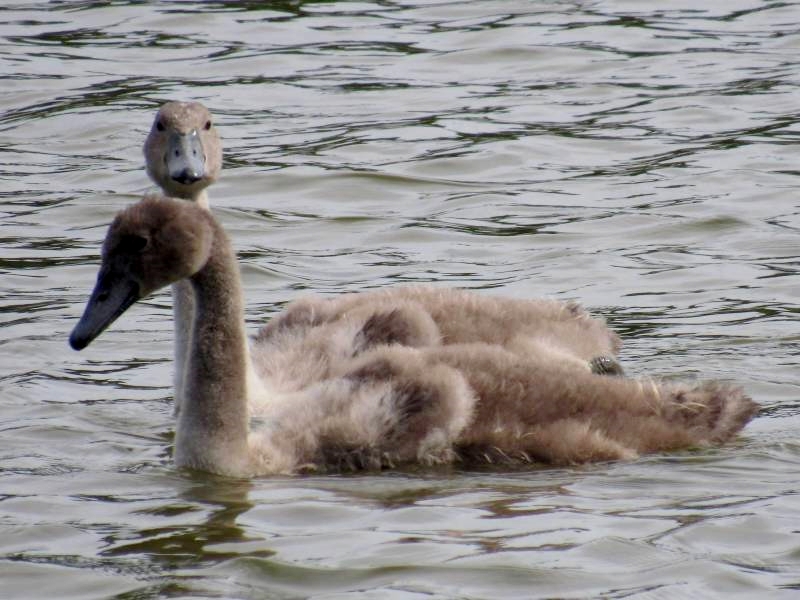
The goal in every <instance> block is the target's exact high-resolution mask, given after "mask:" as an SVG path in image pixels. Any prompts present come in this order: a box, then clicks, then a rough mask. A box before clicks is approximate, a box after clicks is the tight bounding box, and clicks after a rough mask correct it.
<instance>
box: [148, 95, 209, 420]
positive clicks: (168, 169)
mask: <svg viewBox="0 0 800 600" xmlns="http://www.w3.org/2000/svg"><path fill="white" fill-rule="evenodd" d="M143 151H144V157H145V170H146V171H147V174H148V175H149V177H150V179H152V180H153V183H155V184H156V185H157V186H158V187H160V188H161V190H162V191H163V192H164V194H166V195H167V196H172V197H174V198H183V199H185V200H189V201H192V202H195V203H197V205H198V206H200V207H202V208H204V209H206V210H208V195H207V192H206V188H208V186H210V185H211V184H212V183H214V182H215V181H216V180H217V178H218V177H219V173H220V171H221V170H222V142H221V141H220V138H219V134H218V133H217V129H216V127H215V126H214V119H213V117H212V115H211V112H210V111H209V110H208V109H207V108H206V107H205V106H203V105H202V104H200V103H199V102H177V101H172V102H167V103H166V104H163V105H162V106H161V107H160V108H159V109H158V112H157V113H156V116H155V119H153V125H152V127H151V128H150V133H149V134H148V135H147V139H146V140H145V142H144V147H143ZM172 298H173V315H174V327H175V354H174V356H175V374H174V387H175V412H176V413H177V412H179V411H180V406H181V399H182V398H183V386H184V372H185V370H186V357H187V356H188V353H189V346H190V344H191V340H190V339H189V336H190V333H191V327H192V319H193V315H194V296H193V294H192V288H191V285H189V282H187V281H178V282H176V283H174V284H173V285H172Z"/></svg>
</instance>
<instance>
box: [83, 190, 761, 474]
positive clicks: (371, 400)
mask: <svg viewBox="0 0 800 600" xmlns="http://www.w3.org/2000/svg"><path fill="white" fill-rule="evenodd" d="M183 280H186V281H188V282H189V285H191V288H192V290H193V292H194V295H195V303H196V304H195V306H196V312H195V314H194V321H193V324H192V334H191V343H192V345H191V351H190V353H189V356H188V360H187V370H186V389H185V395H184V398H183V406H182V408H181V411H180V413H179V414H178V416H177V424H176V432H175V451H174V460H175V463H176V464H177V465H178V466H181V467H187V468H192V469H199V470H203V471H209V472H213V473H219V474H224V475H232V476H253V475H264V474H273V473H292V472H297V471H302V470H318V471H326V470H327V471H338V470H351V469H361V468H382V467H393V466H401V465H404V464H424V465H430V464H442V463H445V464H446V463H455V464H460V465H464V466H470V465H476V464H486V463H502V464H515V463H527V462H541V463H546V464H552V465H570V464H577V463H585V462H590V461H606V460H616V459H630V458H634V457H636V456H638V455H639V454H642V453H650V452H664V451H671V450H677V449H682V448H689V447H696V446H708V445H715V444H721V443H724V442H726V441H728V440H730V439H731V438H732V437H733V436H734V435H735V434H736V433H737V432H738V431H739V430H740V429H741V428H742V427H744V425H745V424H746V423H747V422H748V421H749V420H750V419H751V418H752V417H753V416H754V415H755V413H756V410H757V405H756V404H755V403H754V402H753V401H752V400H750V399H749V398H748V397H747V396H746V395H745V394H744V393H743V391H742V390H741V389H740V388H738V387H733V386H730V385H726V384H722V383H715V382H712V383H700V384H680V383H663V382H657V381H650V380H634V379H628V378H625V377H618V376H608V375H601V374H597V373H594V372H593V370H592V369H591V368H590V367H589V366H588V365H587V361H586V360H584V359H585V358H586V357H585V356H583V355H582V354H581V353H583V352H588V353H590V354H591V353H592V352H593V351H594V350H595V349H596V347H599V348H601V349H602V350H603V351H605V349H606V347H607V346H609V344H610V345H611V346H614V345H615V344H616V343H617V342H616V338H615V337H614V336H612V335H610V334H609V333H608V331H607V329H606V328H605V326H604V325H603V324H602V322H600V321H597V320H593V319H591V318H590V317H588V316H587V315H585V314H584V313H582V312H581V311H578V310H576V309H575V307H572V306H570V305H559V303H544V304H542V303H539V302H537V301H530V302H526V301H521V300H510V299H501V298H497V299H495V298H486V297H483V296H479V295H477V294H474V293H470V292H466V291H455V290H440V289H438V288H437V289H432V288H414V287H411V288H390V289H387V290H383V291H378V292H371V293H368V294H363V295H362V294H356V295H354V294H344V295H342V296H340V297H337V298H333V299H330V300H320V299H316V300H315V299H307V300H303V301H300V302H299V303H298V304H296V305H294V306H292V307H290V308H289V309H288V310H287V311H286V312H285V313H284V314H282V315H281V316H278V317H276V318H274V319H273V320H272V321H271V322H270V324H269V325H267V327H266V328H265V329H264V330H262V331H261V332H260V333H259V334H258V335H257V336H256V338H255V340H254V343H253V349H252V360H253V366H254V367H255V369H256V371H257V375H258V376H259V378H260V379H261V381H262V383H263V386H264V388H265V389H266V390H268V392H269V399H268V400H267V401H264V402H253V401H252V399H250V400H249V399H248V385H247V370H248V365H247V362H248V354H247V339H246V335H245V327H244V302H243V298H242V286H241V281H240V275H239V268H238V265H237V261H236V256H235V253H234V251H233V249H232V247H231V245H230V242H229V241H228V238H227V236H226V234H225V231H224V230H223V228H222V227H221V225H220V224H219V223H218V222H217V221H216V220H215V219H214V217H213V216H212V215H211V214H210V213H209V212H208V211H206V210H203V209H202V208H200V207H199V206H197V205H196V204H194V203H189V202H182V201H178V200H172V199H168V198H163V197H154V196H150V197H145V198H144V199H143V200H141V201H140V202H139V203H137V204H135V205H133V206H130V207H128V208H127V209H125V210H123V211H122V212H120V213H119V214H118V215H117V216H116V218H115V219H114V221H113V222H112V224H111V226H110V228H109V231H108V234H107V236H106V240H105V242H104V245H103V250H102V264H101V267H100V271H99V274H98V277H97V283H96V285H95V288H94V291H93V292H92V294H91V296H90V298H89V301H88V303H87V306H86V309H85V311H84V313H83V316H82V317H81V319H80V321H79V322H78V324H77V325H76V326H75V328H74V330H73V332H72V334H71V336H70V344H71V345H72V347H73V348H75V349H77V350H80V349H83V348H85V347H86V346H87V345H88V344H89V343H90V342H91V341H92V340H94V339H95V338H96V337H97V336H98V335H100V333H102V331H103V330H104V329H105V328H106V327H108V326H109V325H110V324H111V323H112V322H113V321H114V320H116V319H117V318H118V317H119V316H120V315H121V314H122V313H123V312H124V311H125V310H126V309H127V308H129V307H130V306H131V305H132V304H133V303H135V302H136V301H137V300H139V299H141V298H144V297H146V296H147V295H149V294H151V293H153V292H155V291H156V290H158V289H160V288H162V287H164V286H167V285H170V284H173V283H175V282H176V281H183ZM395 290H397V291H395ZM506 311H508V312H506ZM526 311H527V313H528V316H530V317H532V318H533V319H534V320H536V319H538V320H539V321H540V323H539V325H537V326H534V327H529V326H528V324H527V323H525V322H523V321H520V322H517V323H516V325H517V327H516V334H515V336H516V337H517V338H518V339H516V340H515V341H513V343H506V342H509V340H507V339H505V338H506V337H508V336H509V335H510V332H511V331H513V329H508V328H507V327H505V325H504V324H507V322H508V319H507V317H508V315H511V314H514V315H516V316H515V317H514V318H517V317H518V316H519V315H524V314H525V313H526ZM462 319H467V321H466V322H460V321H461V320H462ZM512 320H513V319H512ZM550 322H551V323H550ZM559 322H562V323H565V324H569V325H568V326H567V327H564V328H562V327H561V326H559V325H558V323H559ZM542 323H550V325H552V326H551V327H549V326H548V327H545V328H544V333H543V334H542V335H541V336H540V334H541V333H542V329H541V327H540V326H541V325H542ZM484 328H488V329H490V330H491V331H492V332H494V334H496V335H497V339H496V340H492V339H486V336H485V335H484V334H482V333H481V330H482V329H484ZM503 331H505V333H504V332H503ZM570 331H571V332H573V334H570V333H566V334H565V336H564V339H562V340H558V339H553V336H554V335H557V334H558V333H559V332H562V333H563V332H570ZM470 332H472V333H470ZM580 332H583V336H582V337H581V336H580V335H578V334H579V333H580ZM448 336H450V337H451V339H449V340H446V338H447V337H448ZM537 336H539V337H537ZM512 337H514V336H512ZM592 337H595V338H597V339H596V340H595V341H594V342H592V341H591V340H587V338H592ZM455 340H459V341H455ZM444 341H447V342H449V343H443V342H444Z"/></svg>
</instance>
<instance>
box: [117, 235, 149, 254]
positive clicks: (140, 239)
mask: <svg viewBox="0 0 800 600" xmlns="http://www.w3.org/2000/svg"><path fill="white" fill-rule="evenodd" d="M148 242H149V240H148V239H147V238H146V237H144V236H143V235H133V234H131V235H126V236H124V237H123V238H122V239H121V240H120V242H119V247H120V249H122V250H124V251H125V252H130V253H135V252H141V251H142V250H144V249H145V248H146V247H147V244H148Z"/></svg>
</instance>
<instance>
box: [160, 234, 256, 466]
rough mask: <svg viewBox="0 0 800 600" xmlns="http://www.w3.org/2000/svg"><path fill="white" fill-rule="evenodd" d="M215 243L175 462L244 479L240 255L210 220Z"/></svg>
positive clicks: (199, 276)
mask: <svg viewBox="0 0 800 600" xmlns="http://www.w3.org/2000/svg"><path fill="white" fill-rule="evenodd" d="M210 221H211V222H212V224H213V227H214V242H213V244H212V249H211V254H210V258H209V260H208V262H207V263H206V265H205V266H204V267H203V268H202V269H201V270H200V271H199V272H198V273H196V274H195V275H194V276H192V278H191V279H190V281H191V285H192V288H193V290H194V304H195V306H194V309H195V314H194V320H193V327H192V332H191V338H190V339H191V348H190V352H189V355H188V356H187V357H186V359H187V360H186V363H185V364H186V373H185V379H184V397H183V398H182V400H181V402H182V403H181V408H180V414H179V416H178V423H177V427H176V432H175V462H176V464H178V465H179V466H185V467H192V468H197V469H202V470H206V471H212V472H215V473H223V474H230V475H242V474H246V473H247V464H248V446H247V434H248V415H247V379H246V375H247V350H246V336H245V329H244V306H243V301H242V286H241V280H240V276H239V267H238V264H237V262H236V255H235V254H234V252H233V249H232V248H231V245H230V243H229V241H228V239H227V236H226V235H225V232H224V231H223V230H222V228H221V227H220V226H219V225H218V224H217V223H216V222H214V221H213V220H211V219H210Z"/></svg>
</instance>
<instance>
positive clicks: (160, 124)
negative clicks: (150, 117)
mask: <svg viewBox="0 0 800 600" xmlns="http://www.w3.org/2000/svg"><path fill="white" fill-rule="evenodd" d="M156 129H158V130H159V131H164V123H162V122H161V121H156Z"/></svg>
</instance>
